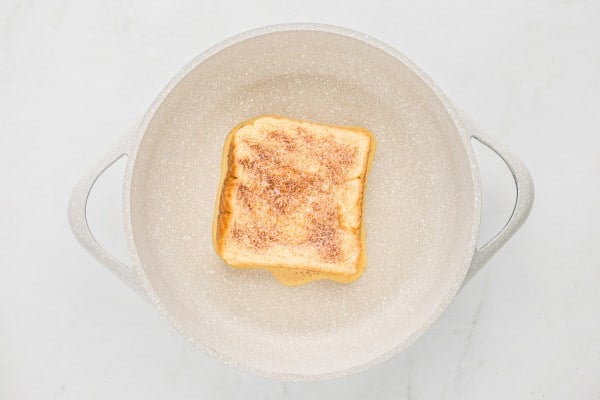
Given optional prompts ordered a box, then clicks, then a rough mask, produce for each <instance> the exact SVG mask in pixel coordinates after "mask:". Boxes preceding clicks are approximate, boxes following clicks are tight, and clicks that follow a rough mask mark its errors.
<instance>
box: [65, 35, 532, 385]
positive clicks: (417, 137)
mask: <svg viewBox="0 0 600 400" xmlns="http://www.w3.org/2000/svg"><path fill="white" fill-rule="evenodd" d="M262 114H278V115H285V116H288V117H291V118H296V119H305V120H310V121H314V122H320V123H327V124H335V125H351V126H362V127H365V128H367V129H369V130H371V131H372V132H373V133H374V134H375V136H376V139H377V150H376V153H375V158H374V162H373V166H372V169H371V173H370V175H369V178H368V185H367V193H366V198H365V215H364V223H365V226H366V245H367V258H368V261H367V268H366V270H365V273H364V275H363V276H362V277H361V278H360V279H359V280H358V281H356V282H354V283H351V284H347V285H344V284H339V283H335V282H331V281H319V282H314V283H311V284H308V285H305V286H300V287H286V286H282V285H281V284H279V283H278V282H277V281H276V280H275V279H274V278H273V277H272V276H271V274H270V273H268V272H266V271H262V270H249V271H244V270H236V269H233V268H230V267H228V266H226V265H224V264H223V262H221V261H220V259H219V258H218V257H217V255H216V254H215V251H214V250H213V247H212V242H211V226H212V218H213V211H214V204H215V196H216V192H217V187H218V184H219V173H220V170H219V169H220V158H221V150H222V146H223V142H224V139H225V136H226V135H227V133H228V132H229V130H230V129H231V128H232V127H234V126H235V125H237V124H238V123H240V122H241V121H244V120H247V119H250V118H252V117H255V116H258V115H262ZM472 138H475V139H477V140H479V141H480V142H482V143H484V144H485V145H487V146H488V147H490V148H491V149H492V150H494V151H495V152H496V153H498V155H499V156H500V157H501V158H502V159H503V160H504V161H505V162H506V165H507V166H508V168H509V169H510V170H511V172H512V174H513V176H514V178H515V183H516V186H517V193H518V195H517V201H516V205H515V209H514V212H513V215H512V217H511V218H510V220H509V221H508V223H507V225H506V226H505V227H504V228H503V229H502V230H501V232H499V233H498V235H496V237H494V238H493V239H492V240H491V241H490V242H489V243H487V244H486V245H485V246H483V247H481V248H479V249H476V248H475V243H476V239H477V234H478V229H479V216H480V210H481V206H480V185H479V172H478V169H477V164H476V162H475V159H474V156H473V151H472V148H471V144H470V140H471V139H472ZM123 156H126V157H127V158H128V163H127V172H126V177H125V181H124V198H123V211H124V224H125V230H126V233H127V236H128V240H129V248H130V253H131V261H132V264H131V265H124V264H122V263H121V262H119V261H118V260H117V259H115V258H114V257H112V256H111V255H110V254H108V253H107V252H106V251H105V250H104V249H102V248H101V247H100V246H99V244H98V243H97V242H96V240H95V239H94V236H93V235H92V233H91V232H90V230H89V228H88V225H87V221H86V213H85V210H86V202H87V197H88V194H89V192H90V189H91V187H92V186H93V184H94V182H95V180H96V179H97V178H98V176H99V175H101V174H102V172H103V171H104V170H105V169H106V168H108V167H109V166H110V165H111V164H113V163H114V162H115V161H116V160H118V159H119V158H121V157H123ZM532 201H533V184H532V181H531V178H530V175H529V173H528V172H527V170H526V168H525V167H524V166H523V164H522V163H521V162H520V161H518V160H517V159H516V158H514V157H512V156H510V155H509V154H508V153H505V152H503V151H499V150H498V149H497V148H496V147H495V146H494V145H492V144H491V143H490V142H489V141H488V140H487V139H484V138H483V137H482V136H480V133H479V132H478V131H476V130H474V128H473V127H472V126H470V125H467V124H466V123H465V121H464V119H463V118H462V117H461V116H460V115H458V114H457V112H456V111H455V109H454V108H453V107H452V105H451V104H450V103H449V102H448V100H447V99H446V98H445V96H444V95H443V94H442V93H441V92H440V90H439V89H438V88H437V87H436V86H435V85H434V84H433V82H431V80H430V79H429V78H428V77H427V76H425V74H424V73H423V72H421V71H420V70H419V69H418V68H417V67H416V66H415V65H413V64H412V63H411V62H410V61H409V60H407V59H406V58H405V57H404V56H402V55H401V54H400V53H399V52H398V51H396V50H394V49H393V48H390V47H389V46H387V45H385V44H383V43H381V42H379V41H377V40H374V39H372V38H369V37H367V36H365V35H362V34H359V33H356V32H352V31H349V30H346V29H342V28H337V27H331V26H323V25H312V24H308V25H307V24H302V25H298V24H293V25H280V26H272V27H267V28H262V29H258V30H253V31H251V32H247V33H244V34H242V35H239V36H236V37H234V38H231V39H228V40H226V41H225V42H223V43H221V44H219V45H217V46H216V47H214V48H212V49H210V50H208V51H207V52H205V53H204V54H202V55H200V56H199V57H198V58H196V59H195V60H194V61H192V62H191V63H190V64H189V65H187V66H186V67H185V68H184V69H183V71H181V72H180V73H179V74H178V75H177V76H176V77H175V79H173V80H172V81H171V83H170V84H169V85H168V86H167V87H166V88H165V90H164V91H163V92H162V93H161V94H160V95H159V96H158V98H157V99H156V101H155V102H154V104H153V105H152V107H151V108H150V110H149V111H148V112H147V113H146V115H145V117H144V118H143V120H142V122H141V123H140V124H139V126H138V127H137V129H136V130H135V132H134V134H133V135H127V136H126V137H124V138H123V140H122V141H121V142H120V143H119V144H118V145H117V146H116V147H115V148H114V149H112V150H111V151H110V152H109V153H108V154H107V155H106V157H104V158H103V159H102V160H101V162H100V163H99V164H98V165H97V166H96V167H95V168H94V169H93V170H92V171H91V172H90V173H89V174H88V175H87V176H86V177H85V178H84V179H83V180H82V181H81V183H80V184H79V185H78V186H77V187H76V189H75V191H74V193H73V197H72V199H71V204H70V214H69V217H70V222H71V226H72V229H73V232H74V233H75V235H76V237H77V238H78V239H79V241H80V242H81V244H82V245H83V246H84V247H85V248H86V249H87V250H88V251H90V253H92V254H93V255H94V256H96V257H97V258H98V259H99V260H100V261H101V262H102V263H104V264H105V265H106V266H107V267H108V268H109V269H110V270H112V271H113V272H114V273H115V274H117V275H118V276H119V277H120V278H121V279H123V280H124V281H125V282H126V283H127V284H129V285H130V286H131V287H132V288H133V289H135V290H136V291H137V292H139V293H140V294H142V295H143V296H146V297H147V298H148V299H149V300H150V301H151V302H152V303H153V304H154V305H155V306H156V307H157V308H158V309H159V310H160V311H161V312H163V313H164V315H165V316H167V317H168V319H169V320H170V321H171V322H172V323H173V325H174V326H175V327H176V328H177V329H178V330H179V331H180V332H181V333H182V334H183V335H185V336H186V337H188V338H190V339H191V340H192V341H193V342H194V343H196V344H197V345H198V346H199V347H200V348H202V349H204V350H206V351H208V352H209V353H211V354H213V355H215V356H216V357H218V358H219V359H221V360H223V361H224V362H226V363H228V364H232V365H235V366H238V367H240V368H242V369H245V370H250V371H253V372H255V373H258V374H260V375H266V376H270V377H277V378H281V379H298V380H310V379H325V378H329V377H334V376H341V375H344V374H348V373H352V372H356V371H359V370H363V369H365V368H367V367H369V366H371V365H373V364H375V363H377V362H380V361H382V360H384V359H387V358H389V357H391V356H392V355H393V354H396V353H398V352H399V351H401V350H402V349H404V348H406V347H407V346H409V345H410V344H411V343H412V342H414V341H415V339H416V338H418V337H419V335H421V334H422V333H423V332H424V331H425V330H426V329H427V328H429V327H430V326H431V324H432V323H433V322H434V321H435V320H436V319H437V318H438V317H439V316H440V314H441V313H442V312H443V311H444V309H445V308H446V307H447V306H448V304H449V303H450V301H452V299H453V297H454V296H455V295H456V293H457V292H458V290H459V289H460V287H461V286H462V285H463V284H464V283H465V281H466V280H468V279H469V278H470V277H471V276H472V275H473V274H474V273H476V272H477V271H478V270H479V269H480V268H481V267H482V265H483V264H484V263H485V262H486V261H487V260H488V259H489V258H490V257H491V256H492V255H493V254H494V253H495V252H496V251H497V250H498V249H499V248H500V247H501V246H502V245H503V244H504V243H505V242H506V241H507V240H508V239H509V238H510V236H512V235H513V233H514V232H515V231H516V230H517V229H518V228H519V227H520V226H521V224H522V223H523V222H524V220H525V218H526V217H527V215H528V213H529V210H530V208H531V205H532Z"/></svg>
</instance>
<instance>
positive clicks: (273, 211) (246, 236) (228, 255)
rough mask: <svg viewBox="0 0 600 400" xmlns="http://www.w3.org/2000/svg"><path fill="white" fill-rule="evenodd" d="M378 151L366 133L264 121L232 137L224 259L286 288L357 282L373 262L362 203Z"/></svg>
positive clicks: (225, 173) (223, 196) (218, 215)
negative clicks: (368, 259) (259, 272)
mask: <svg viewBox="0 0 600 400" xmlns="http://www.w3.org/2000/svg"><path fill="white" fill-rule="evenodd" d="M373 149H374V138H373V135H372V134H371V133H370V132H369V131H367V130H365V129H361V128H349V127H338V126H330V125H321V124H316V123H311V122H306V121H297V120H292V119H288V118H284V117H274V116H264V117H258V118H255V119H252V120H250V121H247V122H244V123H242V124H240V125H238V126H237V127H235V128H234V129H233V130H232V131H231V132H230V133H229V135H228V137H227V140H226V142H225V146H224V150H223V164H222V177H221V185H220V193H219V195H218V198H217V209H216V212H215V220H214V229H213V236H214V245H215V248H216V251H217V253H218V255H219V256H220V257H221V258H222V259H223V261H225V262H226V263H227V264H229V265H231V266H233V267H236V268H264V269H267V270H270V271H271V272H272V273H273V275H274V276H275V277H276V278H277V279H278V280H279V281H281V282H282V283H284V284H287V285H299V284H303V283H307V282H310V281H313V280H317V279H333V280H336V281H340V282H351V281H353V280H355V279H357V278H358V277H359V276H360V275H361V274H362V271H363V269H364V266H365V263H366V257H365V249H364V247H365V246H364V229H363V227H362V205H363V194H364V189H365V180H366V177H367V171H368V168H369V164H370V161H371V159H372V154H373Z"/></svg>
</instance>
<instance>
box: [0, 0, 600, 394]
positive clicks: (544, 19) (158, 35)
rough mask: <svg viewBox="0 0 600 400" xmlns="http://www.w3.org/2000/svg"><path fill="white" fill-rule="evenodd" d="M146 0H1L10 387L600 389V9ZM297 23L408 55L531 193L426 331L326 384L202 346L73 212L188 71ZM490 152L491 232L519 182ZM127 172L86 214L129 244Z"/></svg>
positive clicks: (0, 145) (2, 316) (1, 302)
mask: <svg viewBox="0 0 600 400" xmlns="http://www.w3.org/2000/svg"><path fill="white" fill-rule="evenodd" d="M152 3H154V2H145V1H114V2H68V1H65V0H62V1H60V0H49V1H30V2H22V1H14V0H5V1H3V2H2V3H1V4H0V126H1V128H2V134H0V167H1V168H0V187H1V189H0V210H1V211H2V217H1V219H0V221H1V222H0V238H1V241H0V398H1V399H107V398H110V399H121V398H123V399H125V398H127V399H131V398H140V399H165V398H174V399H191V398H206V399H212V398H232V399H234V398H235V399H238V398H239V399H242V398H244V399H247V398H256V399H279V398H285V399H300V398H319V399H338V398H343V399H365V398H379V399H384V398H395V399H398V398H407V399H413V400H420V399H483V398H485V399H545V400H548V399H565V398H572V399H597V398H600V289H599V286H598V285H599V282H600V252H599V251H598V250H597V249H598V246H599V245H600V211H599V210H598V207H599V205H600V112H598V108H599V106H600V79H599V72H600V23H599V21H600V3H598V2H594V1H561V2H547V1H527V2H523V1H517V0H510V1H504V2H497V3H495V4H497V5H496V6H494V7H491V8H490V7H486V6H484V5H482V3H481V2H479V3H474V2H471V1H466V0H461V1H458V2H446V1H420V2H416V1H410V2H408V1H398V2H376V1H370V2H365V1H349V2H347V4H346V5H345V6H343V7H338V6H335V5H334V2H326V1H322V0H321V1H312V0H311V1H308V0H305V1H302V2H294V3H293V4H292V3H291V2H290V4H287V5H283V4H285V3H286V2H280V1H259V2H252V6H250V3H251V2H231V1H211V2H199V1H177V2H169V3H168V4H167V2H164V3H162V4H159V3H158V2H157V3H156V4H152ZM417 3H418V4H417ZM291 21H311V22H324V23H330V24H336V25H342V26H346V27H349V28H352V29H355V30H359V31H363V32H365V33H368V34H370V35H372V36H374V37H376V38H379V39H381V40H383V41H385V42H388V43H389V44H391V45H393V46H395V47H397V48H398V49H399V50H400V51H402V52H403V53H405V54H406V55H407V56H408V57H409V58H411V59H412V60H413V61H415V62H416V63H417V64H418V65H419V66H421V67H422V69H423V70H425V71H426V72H427V73H428V74H429V75H430V76H431V77H432V78H433V79H434V80H435V81H436V82H437V83H438V84H439V85H440V86H441V87H442V89H444V90H445V91H446V93H447V94H448V96H449V97H450V98H451V99H452V100H453V101H454V102H455V103H456V104H458V105H459V106H461V107H462V108H463V109H465V110H468V111H469V113H470V114H471V115H473V116H474V117H475V118H476V119H477V120H478V121H479V122H480V123H481V124H482V125H483V126H484V127H486V128H487V129H488V130H489V131H490V132H491V136H493V137H495V138H496V139H497V140H498V141H499V142H501V143H503V144H504V145H506V146H507V147H509V148H511V149H512V150H513V151H514V152H515V153H516V154H518V155H519V156H521V157H522V158H523V160H525V161H526V163H527V164H528V166H529V167H530V169H531V171H532V174H533V177H534V179H535V182H536V189H537V199H536V204H535V205H534V209H533V213H532V214H531V217H530V219H529V221H528V222H527V223H526V225H525V227H524V228H523V229H522V230H521V231H520V232H519V233H518V234H517V235H516V237H515V238H514V239H513V240H512V241H511V242H510V243H509V244H508V245H507V246H506V247H505V248H504V249H502V250H501V251H500V253H499V254H497V256H496V257H494V258H493V260H492V261H491V262H490V263H489V264H488V265H487V266H486V268H484V270H483V271H482V273H480V274H479V275H478V276H477V277H476V278H475V279H474V280H473V281H472V282H471V283H470V284H469V285H468V286H467V287H466V289H465V290H464V291H462V292H461V293H460V294H459V295H458V297H457V298H456V299H455V301H454V302H453V303H452V305H451V306H450V307H449V309H448V310H447V311H446V313H445V314H444V315H443V317H442V318H441V319H440V320H439V321H438V322H436V324H435V325H434V326H433V328H432V329H431V330H430V331H428V332H427V333H426V334H425V335H424V336H423V337H422V338H421V339H419V340H418V342H417V343H416V344H414V345H413V346H412V347H411V348H409V349H408V350H407V351H405V352H404V353H401V354H400V355H398V356H396V357H394V358H393V359H392V360H390V361H388V362H385V363H384V364H382V365H379V366H377V367H374V368H372V369H370V370H368V371H367V372H364V373H360V374H358V375H354V376H350V377H346V378H342V379H337V380H332V381H326V382H318V383H280V382H276V381H270V380H266V379H263V378H257V377H253V376H250V375H247V374H245V373H241V372H238V371H237V370H234V369H231V368H228V367H226V366H224V365H221V364H220V363H219V362H217V361H215V360H214V359H212V358H211V357H209V356H207V355H204V354H202V353H201V352H198V351H196V350H195V349H194V348H193V347H192V345H191V344H189V343H188V342H187V341H186V340H185V339H183V338H182V337H180V336H179V335H178V334H177V333H176V332H175V331H174V330H173V329H172V328H171V327H170V325H169V324H168V323H167V322H166V321H165V320H163V318H162V317H161V316H159V315H158V313H156V312H154V311H153V310H152V309H151V308H150V307H148V306H147V305H146V304H145V303H144V302H143V301H142V300H141V299H140V298H138V297H137V296H136V295H135V294H133V293H132V292H131V291H130V290H129V289H127V288H126V287H125V286H124V285H122V284H120V283H119V282H118V281H117V280H116V279H115V278H114V277H113V276H111V275H110V274H109V273H107V272H106V271H105V270H104V269H103V268H102V267H101V266H100V265H99V264H98V263H97V262H96V261H95V260H93V259H92V258H91V257H90V256H89V255H88V254H86V253H85V251H84V250H83V249H81V248H80V247H79V245H78V244H77V243H76V241H75V240H74V239H73V238H72V235H71V233H70V231H69V228H68V225H67V218H66V207H67V200H68V196H69V193H70V191H71V188H72V187H73V185H74V184H75V182H76V181H77V179H78V178H79V177H80V176H81V174H82V173H83V171H85V169H86V168H87V167H88V166H89V165H90V164H91V163H92V162H93V160H95V159H96V158H98V157H99V156H101V155H102V153H103V151H104V150H105V149H107V148H108V147H109V146H110V144H112V143H113V142H114V141H115V140H116V139H117V138H118V137H119V135H121V134H122V133H123V132H124V130H125V129H126V128H127V127H128V126H129V125H131V123H132V122H133V121H135V120H136V118H137V117H138V116H140V115H141V114H142V113H143V112H144V110H145V109H146V108H147V107H148V105H149V104H150V102H151V101H152V100H153V98H154V97H155V95H156V94H157V93H158V91H159V90H160V89H161V88H162V87H163V85H164V84H165V83H166V82H167V81H168V80H169V79H170V78H171V77H172V75H174V74H175V73H176V72H177V71H178V70H179V69H180V67H181V66H183V65H184V64H185V63H186V62H187V61H189V60H190V59H191V58H192V57H193V56H195V55H196V54H198V53H200V52H201V51H202V50H204V49H206V48H207V47H209V46H211V45H213V44H215V43H216V42H218V41H220V40H222V39H225V38H227V37H229V36H231V35H233V34H236V33H239V32H241V31H245V30H247V29H250V28H254V27H257V26H262V25H268V24H273V23H282V22H291ZM480 153H481V163H482V170H483V180H484V183H483V185H484V215H483V227H482V229H483V235H484V237H485V236H486V235H487V236H489V235H490V234H492V233H493V232H494V231H496V230H497V229H498V228H499V226H500V225H501V224H502V223H503V221H504V219H505V218H506V217H507V215H506V214H507V213H508V212H509V209H510V203H511V201H512V198H511V196H513V195H514V193H512V192H511V190H512V189H511V184H510V179H509V177H508V173H507V172H506V171H505V170H504V169H502V168H501V167H500V165H499V162H498V161H497V160H495V159H494V158H493V157H492V156H490V155H489V154H487V155H486V153H485V152H484V151H481V152H480ZM122 173H123V164H122V163H121V164H119V166H117V167H115V168H113V169H112V170H110V171H109V172H108V173H107V175H106V176H104V177H102V179H101V181H100V182H99V183H98V186H97V187H96V188H95V189H94V192H93V193H92V199H91V202H92V204H91V206H90V207H91V210H90V214H91V215H90V218H91V224H92V226H93V228H94V230H95V231H96V232H97V233H98V237H99V240H100V241H101V242H102V243H103V244H105V246H106V247H108V248H110V249H113V250H114V251H115V252H116V253H117V254H119V255H120V256H121V257H126V250H125V244H124V242H123V234H122V232H121V230H120V216H119V207H120V187H119V182H120V180H121V179H122Z"/></svg>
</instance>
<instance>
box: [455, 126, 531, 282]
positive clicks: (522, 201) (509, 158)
mask: <svg viewBox="0 0 600 400" xmlns="http://www.w3.org/2000/svg"><path fill="white" fill-rule="evenodd" d="M466 122H467V123H468V127H469V130H468V132H470V133H471V138H473V139H475V140H477V141H478V142H480V143H482V144H483V145H485V146H486V147H488V148H489V149H490V150H492V151H493V152H494V153H496V154H497V155H498V156H499V157H500V158H501V159H502V161H504V163H505V164H506V166H507V167H508V169H509V170H510V172H511V174H512V176H513V179H514V181H515V186H516V192H517V196H516V199H515V206H514V208H513V211H512V215H511V216H510V218H509V219H508V222H507V223H506V225H504V227H503V228H502V229H501V230H500V232H498V233H497V234H496V235H495V236H494V237H493V238H492V239H490V240H489V241H488V242H487V243H486V244H484V245H483V246H481V247H480V248H478V249H476V250H475V254H474V255H473V260H472V261H471V267H470V269H469V272H468V273H467V276H466V277H465V280H464V282H463V286H464V285H465V284H466V283H467V282H469V280H471V278H473V276H475V274H476V273H477V272H479V270H480V269H481V268H482V267H483V266H484V265H485V264H486V263H487V262H488V261H489V260H490V258H492V256H493V255H494V254H496V252H497V251H498V250H500V248H501V247H502V246H504V245H505V244H506V242H508V240H509V239H510V238H511V237H512V236H513V235H514V234H515V232H517V231H518V230H519V228H520V227H521V225H523V223H524V222H525V220H526V219H527V216H528V215H529V212H530V211H531V207H532V205H533V198H534V193H535V189H534V186H533V180H532V179H531V174H530V173H529V171H528V170H527V167H526V166H525V164H523V162H522V161H521V160H519V159H518V158H517V157H515V156H513V155H512V154H511V153H510V152H508V151H506V150H504V149H503V148H502V147H500V146H498V145H496V144H495V143H494V142H493V141H491V140H489V139H488V138H486V137H485V135H483V134H482V133H481V130H480V129H479V128H478V127H477V125H476V124H474V123H473V122H471V121H469V120H466Z"/></svg>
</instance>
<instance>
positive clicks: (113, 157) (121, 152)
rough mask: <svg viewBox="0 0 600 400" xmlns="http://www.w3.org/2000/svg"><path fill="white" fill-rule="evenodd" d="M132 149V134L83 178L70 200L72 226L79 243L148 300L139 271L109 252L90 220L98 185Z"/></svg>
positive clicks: (113, 148)
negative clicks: (91, 199)
mask: <svg viewBox="0 0 600 400" xmlns="http://www.w3.org/2000/svg"><path fill="white" fill-rule="evenodd" d="M130 147H131V135H125V136H124V137H123V138H121V140H120V141H119V142H118V143H116V144H115V145H114V146H113V147H112V148H111V149H110V150H109V151H108V153H106V154H105V155H104V157H103V158H102V159H100V161H98V163H96V165H94V166H93V167H92V168H91V169H90V170H89V171H88V172H87V174H85V175H84V176H83V178H82V179H81V180H80V181H79V183H78V184H77V185H76V186H75V188H74V189H73V193H72V194H71V198H70V200H69V225H71V230H72V231H73V235H75V237H76V238H77V240H78V241H79V243H80V244H81V245H82V246H83V247H84V248H85V249H86V250H87V251H88V252H89V253H90V254H91V255H93V256H94V257H95V258H96V259H97V260H98V261H100V262H101V263H102V264H103V265H104V266H105V267H106V268H107V269H108V270H110V271H112V272H113V273H114V274H115V275H116V276H117V277H118V278H119V279H121V280H122V281H123V282H125V284H127V285H128V286H129V287H131V288H132V289H133V290H134V291H136V292H137V293H138V294H141V295H142V296H144V297H145V294H144V290H143V287H142V284H141V283H140V280H139V278H138V276H137V273H136V271H135V269H134V268H133V267H132V266H129V265H127V264H124V263H123V262H121V261H119V260H118V259H117V258H116V257H114V256H112V255H111V254H110V253H108V252H107V251H106V250H105V249H104V248H103V247H102V246H100V244H99V243H98V241H97V240H96V238H95V237H94V234H93V233H92V232H91V230H90V227H89V225H88V221H87V213H86V211H87V201H88V197H89V195H90V191H91V190H92V188H93V187H94V184H95V183H96V181H97V180H98V178H99V177H100V175H102V174H103V173H104V171H106V170H107V169H108V168H109V167H111V166H112V165H113V164H114V163H115V162H117V161H118V160H120V159H121V157H126V156H128V154H129V151H130V150H129V149H130Z"/></svg>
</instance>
